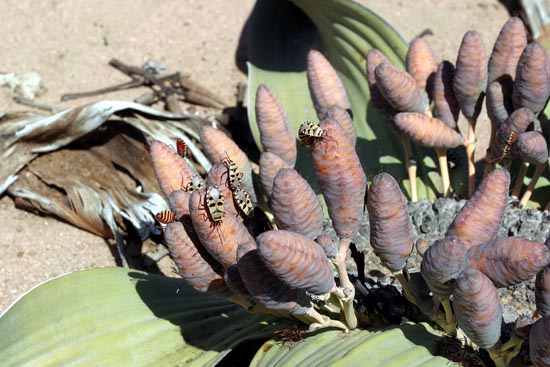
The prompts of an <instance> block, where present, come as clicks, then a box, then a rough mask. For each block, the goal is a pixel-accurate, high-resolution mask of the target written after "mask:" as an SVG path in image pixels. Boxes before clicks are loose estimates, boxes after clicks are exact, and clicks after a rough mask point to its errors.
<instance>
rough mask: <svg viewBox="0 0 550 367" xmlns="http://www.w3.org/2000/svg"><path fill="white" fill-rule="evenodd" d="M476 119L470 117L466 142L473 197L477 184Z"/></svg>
mask: <svg viewBox="0 0 550 367" xmlns="http://www.w3.org/2000/svg"><path fill="white" fill-rule="evenodd" d="M475 123H476V121H475V120H474V119H468V138H467V140H466V142H465V143H464V145H465V147H466V157H467V158H468V196H469V197H471V196H472V195H473V194H474V191H475V185H476V163H475V153H476V136H475V128H474V127H475Z"/></svg>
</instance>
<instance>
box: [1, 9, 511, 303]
mask: <svg viewBox="0 0 550 367" xmlns="http://www.w3.org/2000/svg"><path fill="white" fill-rule="evenodd" d="M362 3H364V4H366V5H368V6H370V7H371V8H372V9H373V10H374V11H376V12H377V13H378V14H380V15H381V16H382V17H384V18H385V19H386V20H387V21H388V22H389V23H391V24H392V25H394V27H395V28H396V29H398V30H399V31H400V32H401V34H402V35H403V36H404V37H405V38H406V39H411V38H412V37H414V36H415V35H417V34H419V33H420V32H422V31H423V30H424V29H426V28H430V29H431V30H432V31H433V33H434V36H429V37H428V38H427V40H428V41H429V43H430V44H431V46H432V47H433V50H434V52H435V54H436V57H437V58H438V60H440V59H443V58H446V59H449V60H451V61H453V62H454V60H455V59H456V52H457V50H458V47H459V45H460V41H461V38H462V36H463V34H464V33H465V32H466V31H468V30H472V29H475V30H478V31H479V32H480V33H481V34H482V36H483V39H484V40H485V44H486V46H487V47H488V48H489V47H491V46H490V45H492V43H493V42H494V40H495V38H496V35H497V33H498V31H499V30H500V27H501V26H502V25H503V24H504V22H505V21H506V19H507V18H508V13H507V11H506V9H505V8H504V7H503V6H502V5H501V4H500V2H498V1H496V0H495V1H489V0H477V1H474V0H465V1H455V0H442V1H428V0H420V1H414V2H413V1H402V0H386V1H362ZM253 5H254V1H253V0H210V1H193V0H166V1H150V0H131V1H130V0H122V1H112V2H108V1H100V0H90V1H85V2H84V1H76V0H72V1H57V0H46V1H40V2H37V1H30V0H26V1H18V2H14V1H12V2H6V1H4V2H2V3H1V4H0V24H1V25H2V34H3V37H2V42H0V55H2V63H0V73H5V72H13V73H18V74H22V73H25V72H30V71H34V72H37V73H38V74H40V76H41V77H42V79H43V83H44V84H45V86H46V88H47V92H46V93H45V94H44V95H43V96H41V97H39V98H38V99H37V102H40V103H43V104H49V105H55V106H61V107H71V106H76V105H80V104H83V103H88V102H91V101H94V100H99V99H122V100H132V99H134V98H135V97H137V96H138V95H140V94H141V93H142V92H143V89H139V90H131V91H124V92H118V93H112V94H109V95H104V96H101V97H97V98H83V99H79V100H75V101H70V102H63V103H61V102H59V97H60V95H61V94H63V93H69V92H80V91H87V90H92V89H97V88H101V87H104V86H107V85H112V84H115V83H121V82H125V81H127V78H126V77H125V76H124V75H123V74H121V73H119V72H118V71H116V70H114V69H113V68H110V67H109V66H107V63H108V61H109V60H110V59H111V58H113V57H116V58H118V59H120V60H122V61H124V62H126V63H129V64H133V65H140V64H142V63H143V62H145V61H147V60H149V59H150V60H154V61H156V62H157V63H165V64H167V65H168V66H169V69H170V70H173V71H182V72H186V73H190V74H191V75H192V77H193V78H194V79H196V80H197V81H199V82H200V83H202V84H203V85H205V86H206V87H208V88H210V89H212V90H214V91H216V92H217V93H218V94H219V95H220V96H221V97H222V98H223V99H224V100H226V101H234V99H235V97H234V95H235V91H236V88H235V86H236V84H237V82H244V81H246V76H245V75H244V74H242V73H241V72H240V71H239V70H238V69H237V67H236V65H235V51H236V49H237V45H238V41H239V37H240V33H241V31H242V27H243V24H244V22H245V21H246V19H247V17H248V15H249V13H250V11H251V10H252V7H253ZM489 51H490V49H489ZM489 51H488V52H489ZM15 109H17V110H20V109H26V107H23V106H20V105H17V104H15V103H14V102H13V101H12V100H11V96H10V94H9V91H8V90H7V88H1V89H0V112H2V111H5V110H15ZM0 228H1V231H2V235H1V236H0V312H1V311H2V310H3V309H5V308H6V307H7V306H8V305H9V304H10V303H12V302H13V301H14V300H15V299H16V298H17V297H19V296H20V295H21V294H23V293H24V292H26V291H27V290H29V289H30V288H31V287H33V286H35V285H36V284H38V283H39V282H42V281H44V280H46V279H48V278H51V277H53V276H56V275H59V274H63V273H66V272H70V271H74V270H77V269H82V268H88V267H99V266H109V265H114V259H113V256H112V253H111V249H110V247H109V246H108V245H107V244H106V241H105V240H104V239H102V238H99V237H96V236H94V235H91V234H89V233H86V232H83V231H81V230H78V229H76V228H74V227H71V226H69V225H67V224H64V223H61V222H59V221H57V220H54V219H50V218H44V217H40V216H36V215H33V214H29V213H26V212H24V211H21V210H18V209H15V208H14V204H13V201H12V200H11V199H10V198H8V197H3V198H2V199H1V200H0ZM170 267H171V265H170V261H169V260H167V259H165V260H163V261H162V265H161V268H162V269H164V270H165V271H167V274H168V275H170Z"/></svg>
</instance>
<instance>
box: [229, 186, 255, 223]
mask: <svg viewBox="0 0 550 367" xmlns="http://www.w3.org/2000/svg"><path fill="white" fill-rule="evenodd" d="M233 200H234V201H235V203H236V204H237V206H238V207H239V209H241V211H242V212H243V213H244V215H246V216H247V217H251V216H252V215H254V206H253V205H252V201H251V200H250V194H249V193H248V192H246V191H245V190H243V189H241V188H240V187H237V188H235V189H233Z"/></svg>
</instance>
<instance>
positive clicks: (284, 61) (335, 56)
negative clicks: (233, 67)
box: [248, 0, 441, 199]
mask: <svg viewBox="0 0 550 367" xmlns="http://www.w3.org/2000/svg"><path fill="white" fill-rule="evenodd" d="M373 47H374V48H378V49H380V50H381V51H382V52H384V53H385V54H386V56H387V57H388V58H389V59H390V60H391V61H392V62H393V63H394V64H396V65H398V66H400V67H403V65H404V60H405V55H406V52H407V48H408V45H407V43H406V42H405V41H404V40H403V38H402V37H401V36H400V35H399V34H398V33H397V32H396V31H395V30H394V29H393V28H392V27H391V26H390V25H389V24H388V23H386V22H385V21H384V20H382V19H381V18H380V17H379V16H378V15H376V14H375V13H373V12H372V11H370V10H369V9H367V8H365V7H363V6H361V5H359V4H357V3H355V2H353V1H349V0H330V1H329V0H321V1H319V0H292V2H287V1H279V0H259V1H258V2H257V4H256V7H255V8H254V11H253V14H252V16H251V18H250V24H249V46H248V55H249V59H250V62H249V65H248V66H249V88H248V93H249V94H248V106H249V108H248V113H249V121H250V125H251V130H252V132H253V135H254V138H255V141H256V143H257V145H258V146H260V141H259V131H258V127H257V125H256V118H255V107H254V106H255V105H254V103H255V100H254V99H255V93H256V89H257V88H258V86H259V85H260V84H262V83H263V84H266V85H267V86H268V87H269V88H270V89H271V90H272V91H273V92H274V93H275V95H277V97H278V98H279V99H280V100H281V103H282V105H283V107H284V108H285V110H286V112H287V113H288V115H289V118H290V120H291V123H292V126H293V127H294V129H295V131H298V128H299V126H300V124H301V123H302V122H304V121H306V120H313V121H315V120H316V119H317V116H316V113H315V110H314V108H313V104H312V102H311V99H310V95H309V91H308V88H307V78H306V73H305V70H306V57H307V52H308V51H309V50H310V49H311V48H315V49H319V50H321V51H322V52H323V53H325V55H326V56H327V57H328V58H329V60H330V62H331V63H332V65H333V66H334V68H335V69H336V70H337V72H338V74H339V75H340V77H341V78H342V80H343V82H344V84H345V86H346V89H347V91H348V94H349V97H350V101H351V103H352V110H353V114H354V121H355V123H356V128H357V136H358V140H357V147H356V148H357V152H358V154H359V157H360V158H361V162H362V164H363V168H364V169H365V171H366V172H367V174H368V176H370V177H372V176H374V175H375V174H377V173H379V172H382V171H384V172H388V173H390V174H392V175H393V176H394V177H395V178H396V179H397V180H398V182H405V185H404V186H405V189H407V190H408V189H409V184H408V177H407V174H406V170H405V167H404V164H403V156H404V151H403V147H402V146H401V141H400V139H398V138H397V137H396V136H395V134H394V132H393V131H391V128H390V127H389V126H388V124H387V122H386V121H385V120H384V117H383V116H382V114H381V113H380V111H379V110H378V109H376V108H375V107H374V106H373V105H372V104H371V103H369V101H370V95H369V90H368V84H367V80H366V60H365V56H366V54H367V52H368V50H369V49H371V48H373ZM414 152H415V155H416V158H417V161H418V169H419V172H418V175H419V179H418V180H417V181H418V182H417V185H418V195H419V198H432V199H433V198H434V197H435V196H436V193H437V192H438V191H439V190H440V188H441V182H440V177H439V174H438V173H437V164H436V159H435V156H434V153H433V151H432V150H428V149H423V148H420V147H414ZM296 168H297V169H298V171H299V172H300V173H301V174H302V175H303V176H304V177H305V178H306V179H307V180H308V181H309V182H310V183H313V184H314V183H315V178H314V177H315V175H314V173H313V171H312V164H311V159H310V156H309V153H307V152H306V151H305V149H304V148H302V147H300V149H299V151H298V162H297V166H296Z"/></svg>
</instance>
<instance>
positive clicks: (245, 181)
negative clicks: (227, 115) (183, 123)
mask: <svg viewBox="0 0 550 367" xmlns="http://www.w3.org/2000/svg"><path fill="white" fill-rule="evenodd" d="M200 137H201V142H202V144H203V147H204V152H205V153H206V155H207V156H208V158H210V160H211V161H212V162H213V163H214V164H215V163H223V162H224V161H225V160H227V159H228V157H229V159H230V160H232V161H233V162H234V163H235V164H236V165H237V167H238V169H239V171H240V172H242V174H243V177H242V182H241V184H242V185H243V187H244V189H245V190H246V191H247V192H249V193H250V195H251V198H252V201H253V202H256V194H255V192H254V185H253V184H252V166H251V165H250V161H249V160H248V157H247V156H246V153H245V152H243V151H242V150H241V148H239V146H238V145H237V144H236V143H235V142H234V141H233V140H232V139H231V138H230V137H229V136H227V135H226V134H225V133H224V132H223V131H220V130H218V129H215V128H213V127H211V126H207V125H203V126H202V127H201V130H200Z"/></svg>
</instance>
